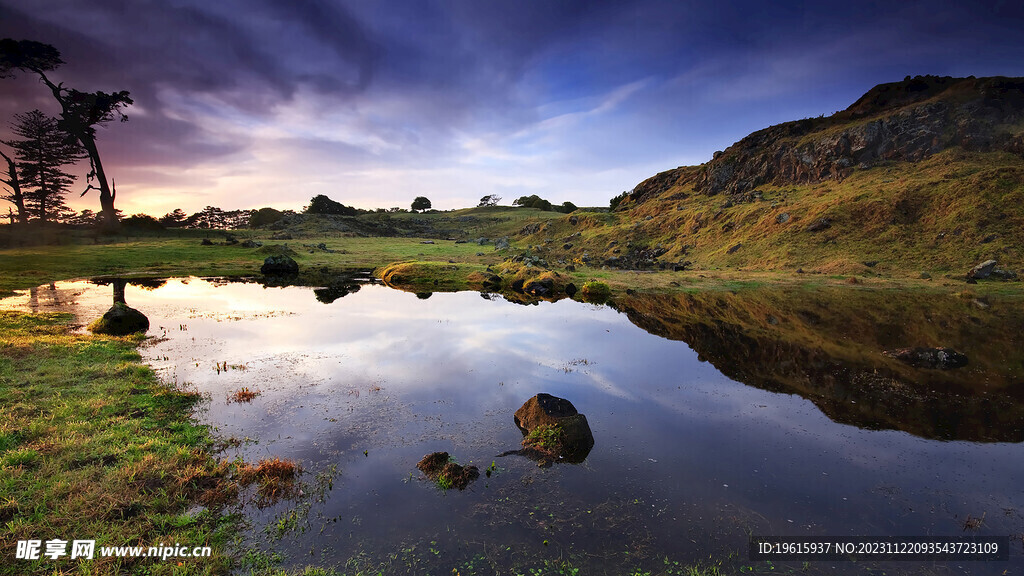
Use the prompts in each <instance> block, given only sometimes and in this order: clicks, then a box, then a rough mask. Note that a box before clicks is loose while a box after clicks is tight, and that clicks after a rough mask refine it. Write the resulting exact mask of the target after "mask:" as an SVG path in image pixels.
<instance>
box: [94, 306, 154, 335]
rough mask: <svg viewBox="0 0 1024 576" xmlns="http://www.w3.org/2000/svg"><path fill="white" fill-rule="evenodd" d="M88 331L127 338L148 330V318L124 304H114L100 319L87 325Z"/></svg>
mask: <svg viewBox="0 0 1024 576" xmlns="http://www.w3.org/2000/svg"><path fill="white" fill-rule="evenodd" d="M89 330H90V331H91V332H92V333H94V334H109V335H111V336H127V335H128V334H134V333H136V332H145V331H146V330H149V318H146V315H145V314H143V313H142V312H139V311H138V310H136V309H135V308H131V307H129V306H128V305H127V304H125V303H124V302H114V305H113V306H111V307H110V310H107V311H106V312H105V313H104V314H103V316H102V317H101V318H97V319H96V320H94V321H93V322H92V324H89Z"/></svg>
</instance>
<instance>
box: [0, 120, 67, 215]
mask: <svg viewBox="0 0 1024 576" xmlns="http://www.w3.org/2000/svg"><path fill="white" fill-rule="evenodd" d="M14 118H15V121H16V122H15V124H14V134H15V135H17V136H19V137H20V138H21V139H20V140H8V141H5V142H4V144H6V145H8V146H10V147H11V148H14V150H15V153H16V155H17V158H18V164H19V166H20V180H21V182H20V184H21V188H22V197H23V199H24V204H25V209H26V211H27V212H28V213H29V214H32V213H34V214H35V215H36V217H37V218H38V219H39V220H40V221H41V222H46V220H47V216H48V215H49V214H50V213H56V212H59V211H60V210H61V209H62V208H67V204H65V203H64V196H65V195H66V194H67V193H68V187H69V186H70V185H71V184H72V183H74V181H75V176H74V174H70V173H68V172H65V171H64V169H63V168H64V167H65V166H68V165H71V164H74V163H75V162H78V161H79V160H81V159H82V158H84V157H85V155H84V154H82V149H81V147H79V145H78V141H77V140H75V139H73V138H71V137H69V136H68V134H67V133H66V132H64V131H63V130H61V129H60V128H59V127H58V125H57V124H58V123H57V119H56V118H50V117H49V116H47V115H46V114H43V113H42V112H40V111H39V110H33V111H31V112H29V113H27V114H15V115H14Z"/></svg>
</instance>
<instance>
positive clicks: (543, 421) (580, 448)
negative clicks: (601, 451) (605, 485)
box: [515, 393, 594, 463]
mask: <svg viewBox="0 0 1024 576" xmlns="http://www.w3.org/2000/svg"><path fill="white" fill-rule="evenodd" d="M515 423H516V426H517V427H518V428H519V430H520V431H522V433H523V434H524V435H525V436H526V438H525V439H524V441H523V445H524V446H528V447H534V448H539V449H543V450H546V451H547V452H549V453H550V455H551V456H552V457H555V458H559V459H564V460H565V461H567V462H577V463H578V462H582V461H583V460H584V459H585V458H586V457H587V455H588V454H590V450H591V449H592V448H593V447H594V434H593V432H591V430H590V424H589V423H587V417H586V416H584V415H583V414H580V413H579V412H577V411H576V407H575V406H573V405H572V402H569V401H568V400H566V399H565V398H559V397H557V396H552V395H551V394H544V393H540V394H537V395H536V396H534V397H533V398H530V399H529V400H527V401H526V403H524V404H523V405H522V406H521V407H520V408H519V409H518V410H516V413H515Z"/></svg>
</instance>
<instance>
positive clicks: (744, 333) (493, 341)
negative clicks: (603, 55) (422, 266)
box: [4, 278, 1024, 574]
mask: <svg viewBox="0 0 1024 576" xmlns="http://www.w3.org/2000/svg"><path fill="white" fill-rule="evenodd" d="M157 285H158V287H156V288H154V287H152V286H151V287H149V288H144V287H138V286H129V287H128V289H127V292H126V297H127V302H128V304H129V305H131V306H133V307H135V308H137V309H139V310H141V311H143V312H144V313H145V314H147V315H148V316H149V318H150V322H151V328H150V331H149V335H150V336H151V337H153V338H152V339H151V341H150V342H149V343H148V344H147V345H145V346H144V348H143V350H142V353H143V355H144V357H145V359H146V361H147V362H149V363H150V364H151V365H152V366H153V367H154V368H155V369H156V370H157V371H158V372H159V374H160V375H161V377H162V378H163V379H165V380H166V381H168V382H171V383H177V384H179V385H184V386H187V387H194V388H196V389H198V390H199V391H201V392H203V393H206V394H208V395H209V398H210V400H209V402H208V403H206V405H205V406H204V408H203V409H202V410H200V411H199V412H198V413H197V414H196V418H197V419H199V420H200V421H201V422H203V423H206V424H209V425H210V426H212V427H213V428H214V429H215V430H216V433H217V435H218V436H220V437H222V438H235V439H238V440H241V441H242V444H241V445H240V446H238V447H235V448H230V449H228V450H227V453H226V455H225V456H226V457H228V458H233V457H235V456H241V457H244V458H245V459H247V460H253V461H254V460H258V459H261V458H267V457H272V456H280V457H283V458H290V459H294V460H298V461H300V462H301V464H302V467H303V470H304V479H305V480H307V481H308V483H309V486H308V493H307V494H306V495H305V496H304V497H303V498H301V499H300V500H299V502H298V503H297V502H295V501H290V502H281V503H278V504H276V505H271V506H266V507H264V508H262V509H260V508H257V507H255V506H251V507H249V510H248V515H249V518H250V520H251V523H252V531H251V534H250V538H251V539H252V540H253V541H254V542H256V543H257V546H258V547H260V548H263V549H267V550H277V551H280V552H281V553H282V554H284V556H285V563H286V564H288V565H305V564H314V565H321V566H338V567H342V568H343V569H344V566H345V565H346V564H347V565H348V566H349V568H350V569H351V568H355V567H359V566H369V565H372V566H378V565H381V564H383V565H385V571H386V573H404V572H408V573H416V574H420V573H428V572H429V573H435V574H450V573H452V570H453V569H456V570H459V571H461V572H460V573H462V574H470V573H481V574H484V573H501V574H506V573H529V572H528V570H529V569H539V570H542V572H541V573H559V572H558V569H560V568H561V569H565V570H568V568H569V567H574V568H580V569H581V573H587V574H596V573H609V574H621V573H626V571H627V570H633V569H635V568H642V569H643V570H652V571H653V573H655V574H657V573H665V572H663V571H662V570H664V569H665V567H666V558H667V559H668V562H669V564H668V566H670V567H671V566H673V564H672V562H676V561H678V562H680V563H683V564H689V563H700V562H706V561H707V559H708V558H709V556H711V557H713V558H715V559H718V560H723V559H724V561H725V562H726V565H727V566H728V567H730V568H731V569H734V570H738V569H746V568H753V569H755V570H756V571H759V572H760V571H766V570H768V568H770V567H769V566H767V565H766V564H764V563H763V562H762V563H756V562H750V561H748V560H747V551H746V545H747V539H748V537H749V535H751V534H753V535H757V536H768V535H785V536H789V535H827V536H843V535H850V536H857V535H950V536H962V535H964V534H965V531H964V524H965V522H967V521H968V518H978V517H981V516H982V515H984V520H983V522H982V524H981V527H980V528H978V529H977V530H974V531H968V532H967V534H981V535H1004V536H1005V535H1014V538H1015V540H1013V544H1014V545H1013V546H1012V548H1011V560H1010V562H1009V563H999V564H998V565H994V564H982V563H969V562H954V563H926V564H922V563H899V564H890V565H888V566H885V567H884V568H887V569H888V572H889V573H916V572H917V571H918V570H925V571H927V573H976V574H1002V573H1003V571H1004V570H1010V572H1009V573H1020V571H1021V570H1022V569H1024V562H1022V550H1021V546H1022V544H1021V540H1020V538H1021V537H1020V534H1022V533H1024V515H1022V514H1024V446H1022V444H1021V438H1022V437H1021V434H1022V430H1021V422H1022V420H1024V419H1022V418H1021V416H1020V414H1021V413H1022V409H1021V405H1022V404H1024V403H1022V402H1021V401H1020V399H1019V398H1018V396H1019V395H1020V394H1021V392H1020V391H1021V388H1022V386H1024V378H1022V375H1021V369H1020V366H1021V364H1020V360H1021V359H1020V356H1019V355H1018V356H1013V354H1012V351H1013V350H1018V351H1019V350H1020V349H1021V347H1022V343H1021V342H1020V341H1013V338H1014V337H1017V338H1019V337H1020V331H1021V328H1022V327H1024V323H1021V319H1020V312H1019V310H1017V311H1014V310H1013V309H1010V310H1009V311H1007V310H1006V309H1003V310H1000V309H999V306H998V305H996V304H990V303H984V304H985V306H984V308H982V307H980V306H976V307H975V308H970V303H965V304H962V303H959V302H957V303H955V304H953V306H954V308H943V306H949V304H948V302H946V301H943V303H942V304H941V305H940V304H936V305H935V306H933V307H931V308H930V310H933V311H936V310H937V311H938V312H936V313H940V314H944V315H945V316H944V318H947V320H948V322H952V325H950V324H948V322H947V325H946V326H945V327H944V328H943V327H941V326H940V327H939V328H937V330H939V332H940V333H945V334H948V338H949V339H958V338H959V339H960V341H958V343H957V345H958V346H960V348H964V347H967V348H968V349H970V352H969V355H974V356H975V358H974V362H973V363H972V365H971V367H970V370H973V371H967V370H966V369H965V371H964V372H962V373H961V374H962V375H961V376H950V375H949V374H945V373H939V372H938V371H934V370H908V369H905V368H902V367H900V366H898V365H895V364H893V363H892V361H890V360H888V359H886V358H885V357H883V356H881V355H880V354H879V352H880V350H878V349H874V350H873V351H871V352H866V351H865V350H867V349H869V348H872V347H874V348H877V347H878V346H880V345H883V344H884V345H891V344H895V343H898V341H901V340H905V341H907V342H906V344H907V345H919V342H917V341H914V342H910V341H909V340H911V339H912V338H911V336H910V335H912V334H918V331H915V330H914V329H906V330H901V329H899V328H898V326H900V325H901V324H905V323H906V319H905V318H889V320H890V322H891V324H892V326H890V327H889V328H888V331H886V330H881V329H877V322H875V323H873V324H872V326H873V327H872V328H871V329H870V330H868V332H871V335H870V336H866V335H864V334H859V333H857V330H856V326H855V325H856V322H855V321H854V320H851V318H849V317H846V316H844V314H853V315H854V316H862V314H858V313H857V312H856V311H854V312H847V313H844V312H842V311H838V308H836V307H835V306H833V305H832V304H828V303H827V302H826V303H825V304H822V302H820V301H815V300H814V298H812V297H809V296H800V297H799V303H800V304H799V305H796V304H793V303H792V302H791V301H790V300H791V299H786V298H784V297H783V296H780V295H778V294H769V295H768V296H756V297H752V298H747V299H745V300H744V299H743V297H742V296H739V297H737V296H735V295H730V294H723V295H718V296H714V297H709V298H710V299H707V298H704V299H702V297H699V296H698V297H694V296H675V297H652V298H648V299H647V300H644V299H643V297H639V298H637V299H632V300H629V301H624V302H621V303H619V304H618V305H617V308H618V309H619V310H616V309H613V308H612V307H608V306H596V305H591V304H583V303H579V302H574V301H568V300H565V301H560V302H540V303H537V304H536V305H532V306H524V305H520V304H515V303H512V302H509V301H506V300H505V299H503V298H502V297H500V296H497V295H484V296H482V295H481V294H478V293H473V292H461V293H436V294H433V295H430V296H429V297H425V296H426V295H422V294H421V295H419V296H417V295H415V294H411V293H407V292H402V291H397V290H393V289H390V288H388V287H385V286H380V285H371V284H366V285H350V286H349V288H348V289H345V290H340V291H337V290H336V291H334V292H325V291H322V290H321V291H319V292H315V291H314V290H313V289H311V288H307V287H265V286H262V285H260V284H257V283H251V282H228V281H224V280H209V279H197V278H188V279H171V280H168V281H166V282H165V283H162V284H161V283H157ZM348 292H351V293H348ZM737 298H739V299H738V300H737ZM844 298H845V297H843V298H839V299H838V300H837V301H840V300H843V299H844ZM887 298H890V299H891V297H887ZM915 300H920V298H919V297H915ZM723 303H724V304H723ZM4 305H5V306H7V307H11V306H15V307H21V308H25V309H34V310H48V309H55V308H61V309H71V310H73V311H74V312H75V313H76V314H77V315H78V317H79V319H80V321H82V322H83V323H84V322H87V321H88V320H90V319H91V318H94V317H96V316H99V315H100V314H102V312H103V311H104V310H105V309H106V308H107V307H109V305H110V287H109V286H98V285H95V284H90V283H87V282H68V283H58V284H56V285H54V286H52V287H40V288H38V289H36V290H33V291H32V293H31V294H25V295H21V296H18V297H16V298H12V299H8V300H5V301H4ZM809 305H816V306H818V307H819V308H820V309H819V310H818V311H817V312H815V313H813V316H814V317H813V318H811V317H808V314H809V312H807V311H806V310H804V308H806V307H807V306H809ZM857 305H858V306H868V305H869V304H866V303H859V302H858V303H857ZM794 306H796V308H799V309H794V308H793V307H794ZM829 306H832V308H833V309H834V310H837V311H835V312H834V313H830V312H829V311H828V310H829ZM965 306H966V308H965ZM801 307H803V308H801ZM992 307H995V308H996V310H995V311H992V310H991V309H990V308H992ZM882 308H884V306H882V305H881V304H879V309H882ZM902 309H907V310H912V309H913V306H910V305H907V306H905V307H903V308H902ZM961 310H965V311H966V312H963V314H962V315H961ZM979 310H980V312H979ZM716 311H717V312H716ZM911 313H913V312H911ZM716 314H717V316H716ZM979 314H980V316H979ZM746 316H749V317H750V318H746ZM755 316H756V317H757V319H756V320H753V319H751V318H754V317H755ZM947 320H943V319H937V320H936V319H934V318H932V319H929V320H928V321H929V322H933V321H934V322H937V323H941V322H945V321H947ZM922 322H924V321H923V320H922ZM639 326H644V328H645V329H646V330H645V329H644V328H641V327H639ZM808 327H812V328H813V327H817V328H815V329H814V330H811V329H809V328H808ZM972 327H973V328H972ZM769 328H770V329H772V330H777V331H776V332H774V333H773V334H774V335H770V334H769V335H766V334H768V333H767V332H765V331H766V330H768V329H769ZM974 328H977V331H976V332H971V330H974ZM815 330H817V332H816V331H815ZM855 333H856V334H855ZM925 333H927V330H926V331H925ZM985 334H988V335H989V336H990V337H991V338H992V339H993V340H992V342H987V341H985V338H984V336H983V335H985ZM921 338H923V336H921V337H918V340H920V339H921ZM1008 339H1009V340H1010V342H1005V341H1006V340H1008ZM687 340H689V342H687ZM833 341H834V342H833ZM830 343H832V344H830ZM933 345H938V344H937V343H936V344H933ZM972 346H973V348H972ZM731 347H735V349H731ZM695 349H696V350H699V351H700V354H698V353H697V352H696V351H695ZM975 349H976V350H975ZM1004 349H1005V350H1009V351H1011V352H1005V351H1004ZM986 350H987V351H989V354H990V355H991V354H995V355H996V357H995V359H993V358H991V357H985V352H984V351H986ZM993 350H994V352H992V351H993ZM780 354H786V355H788V356H789V358H788V359H787V358H779V357H778V356H779V355H780ZM1018 354H1019V352H1018ZM225 365H226V366H227V369H226V370H225V369H224V367H225ZM787 366H788V367H787ZM996 366H998V367H996ZM725 374H729V376H728V377H727V376H726V375H725ZM880 374H881V375H882V376H879V375H880ZM865 375H873V376H871V377H870V378H869V377H868V376H865ZM741 378H742V379H746V380H747V383H746V384H745V383H742V382H739V381H737V379H741ZM958 379H959V380H958ZM883 384H884V385H883ZM243 386H244V387H248V388H249V389H253V390H258V391H259V392H260V395H259V396H258V397H257V398H256V399H255V400H254V401H252V402H251V403H233V402H229V401H228V394H229V393H231V392H233V391H236V390H238V389H240V388H242V387H243ZM865 389H868V390H869V391H868V392H864V391H863V390H865ZM539 392H547V393H550V394H554V395H556V396H561V397H563V398H567V399H569V400H570V401H571V402H572V403H573V404H574V405H575V406H576V408H577V409H578V410H579V411H580V412H581V413H583V414H585V415H586V416H587V419H588V421H589V423H590V426H591V428H592V430H593V434H594V438H595V446H594V448H593V450H592V451H591V452H590V454H589V455H588V456H587V458H586V460H585V461H584V462H583V463H582V464H578V465H574V464H556V465H554V466H550V467H547V468H540V467H538V466H537V465H536V464H535V463H533V462H531V461H529V460H527V459H525V458H522V457H520V456H514V455H513V456H506V457H499V456H498V455H499V454H501V453H503V452H506V451H509V450H514V449H516V448H518V447H519V443H520V441H521V439H522V435H521V433H520V432H519V431H518V429H517V428H516V426H515V425H514V423H513V419H512V414H513V412H514V411H515V410H516V409H517V408H518V407H519V406H520V405H521V404H522V403H523V402H524V401H525V400H527V399H528V398H530V397H531V396H533V395H534V394H537V393H539ZM943 394H957V396H955V401H953V402H952V403H951V402H949V401H946V402H945V403H944V402H943V401H942V399H941V398H940V396H942V395H943ZM858 402H860V404H858ZM434 451H447V452H449V453H450V454H451V455H452V456H453V457H454V458H455V459H456V460H458V461H459V462H460V463H462V464H469V463H472V464H476V465H477V466H479V467H480V468H481V470H483V469H484V468H485V467H488V466H491V464H492V462H493V463H494V464H495V465H496V466H497V470H496V472H495V473H494V474H493V475H491V476H490V477H484V476H481V478H480V479H479V480H478V481H477V482H475V483H473V484H471V485H470V487H469V488H468V489H466V490H465V491H462V492H459V491H448V492H442V491H441V490H439V489H438V488H437V487H436V486H434V485H433V484H432V483H430V482H429V481H428V480H425V479H424V478H422V475H421V474H420V473H419V471H418V470H417V469H416V463H417V461H419V459H420V458H422V457H423V456H424V455H425V454H428V453H430V452H434ZM317 474H320V475H321V482H320V486H319V487H320V490H319V491H318V490H316V489H315V484H316V480H315V479H316V476H317ZM327 477H331V478H333V481H332V482H331V483H330V489H326V481H325V480H324V478H327ZM318 493H322V497H318V496H317V495H316V494H318ZM296 510H298V511H299V513H297V514H296V513H295V511H296ZM796 567H798V568H800V567H801V566H799V565H797V566H796ZM809 568H810V569H811V570H812V571H817V572H820V573H833V572H848V573H861V571H862V570H863V569H864V566H862V565H851V564H850V563H828V564H825V563H812V564H811V565H810V567H809ZM567 573H569V572H567ZM630 573H632V572H630Z"/></svg>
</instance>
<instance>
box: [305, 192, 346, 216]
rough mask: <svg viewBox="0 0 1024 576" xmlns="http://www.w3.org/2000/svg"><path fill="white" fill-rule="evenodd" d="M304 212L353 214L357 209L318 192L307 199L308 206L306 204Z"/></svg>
mask: <svg viewBox="0 0 1024 576" xmlns="http://www.w3.org/2000/svg"><path fill="white" fill-rule="evenodd" d="M306 213H307V214H337V215H340V216H355V215H356V214H358V213H359V211H358V210H356V209H355V208H353V207H352V206H345V205H344V204H342V203H341V202H335V201H334V200H331V199H330V198H328V197H327V196H324V195H323V194H318V195H316V196H314V197H313V198H312V199H311V200H310V201H309V206H306Z"/></svg>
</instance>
